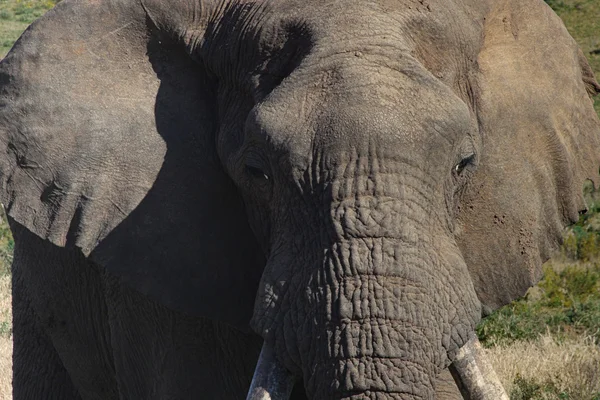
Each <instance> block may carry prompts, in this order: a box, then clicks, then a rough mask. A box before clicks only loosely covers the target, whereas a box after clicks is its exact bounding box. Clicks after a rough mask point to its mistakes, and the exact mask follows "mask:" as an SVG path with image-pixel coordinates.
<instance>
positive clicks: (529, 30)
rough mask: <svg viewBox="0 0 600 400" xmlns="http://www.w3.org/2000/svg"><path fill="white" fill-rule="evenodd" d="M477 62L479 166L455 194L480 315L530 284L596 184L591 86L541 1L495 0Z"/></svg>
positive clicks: (599, 149)
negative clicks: (590, 183) (586, 190)
mask: <svg viewBox="0 0 600 400" xmlns="http://www.w3.org/2000/svg"><path fill="white" fill-rule="evenodd" d="M484 31H485V32H484V43H483V47H482V49H481V52H480V54H479V58H478V64H479V68H480V75H479V82H478V85H479V89H478V90H479V95H478V100H477V113H478V119H479V123H480V132H481V135H482V149H481V152H480V156H479V166H478V169H477V171H476V172H475V173H474V175H473V176H472V180H471V181H470V184H469V185H468V187H467V189H466V190H465V192H464V193H463V195H462V199H461V200H462V201H461V202H460V209H459V211H458V213H459V214H458V221H459V224H458V225H457V226H458V229H457V240H458V242H459V246H460V247H461V250H462V252H463V254H464V257H465V259H466V261H467V265H468V266H469V269H470V272H471V275H472V277H473V282H474V284H475V288H476V290H477V293H478V296H479V298H480V300H481V301H482V303H483V305H484V310H487V311H491V310H493V309H495V308H497V307H500V306H502V305H504V304H506V303H508V302H510V301H512V300H513V299H515V298H516V297H518V296H522V295H523V294H524V293H525V291H526V290H527V289H528V288H529V287H530V286H532V285H534V284H535V283H536V282H537V281H538V280H539V279H540V277H541V273H542V271H541V265H542V263H543V262H544V261H545V260H546V259H548V258H549V257H550V255H551V253H552V252H553V251H554V250H555V249H556V248H557V247H558V245H559V244H560V243H561V240H562V233H563V229H564V226H565V225H567V224H569V223H572V222H575V221H576V220H577V218H578V211H581V210H584V209H585V204H584V200H583V195H582V187H583V183H584V181H585V180H586V179H597V177H598V167H599V166H600V123H599V121H598V116H597V115H596V113H595V112H594V108H593V104H592V101H591V99H590V96H589V95H588V94H592V93H594V92H596V91H597V89H598V87H599V86H598V83H597V82H596V81H595V79H594V77H593V73H592V72H591V69H590V67H589V65H588V64H587V61H586V60H585V57H583V56H582V54H581V51H580V50H579V48H578V46H577V44H576V43H575V42H574V40H573V39H572V38H571V36H570V35H569V33H568V32H567V30H566V29H565V27H564V25H563V23H562V21H561V20H560V19H559V18H558V17H557V16H556V14H554V12H553V11H552V10H551V9H550V8H549V7H548V6H547V5H546V4H545V3H543V2H542V1H541V0H503V1H498V2H495V3H494V9H493V10H492V11H491V12H490V13H489V15H488V16H487V17H486V19H485V24H484Z"/></svg>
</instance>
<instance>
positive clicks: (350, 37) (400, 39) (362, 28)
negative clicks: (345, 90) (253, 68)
mask: <svg viewBox="0 0 600 400" xmlns="http://www.w3.org/2000/svg"><path fill="white" fill-rule="evenodd" d="M269 8H270V10H269V14H270V15H271V18H268V19H265V20H264V21H265V23H266V25H269V24H272V26H271V28H273V29H263V28H264V26H261V31H260V34H259V36H260V37H261V40H262V41H263V42H264V44H265V45H266V47H274V48H275V49H274V50H275V51H273V53H277V50H280V49H277V48H278V47H279V48H280V47H283V46H285V43H281V38H282V37H286V38H287V39H289V38H290V37H292V38H293V36H294V35H297V34H298V32H302V33H301V34H302V35H307V36H310V40H308V41H303V42H301V43H297V45H300V46H309V47H310V53H315V54H318V55H319V57H327V56H332V55H336V54H343V53H346V52H348V53H357V54H378V55H382V56H386V57H388V58H390V59H394V58H395V57H397V56H399V55H401V54H402V53H406V52H409V53H411V54H413V55H414V56H415V57H416V58H417V59H419V60H420V61H421V62H422V63H423V65H425V67H427V68H428V69H429V70H432V71H435V73H436V75H438V76H440V77H441V78H448V79H451V76H449V75H454V73H453V72H452V69H455V70H456V69H458V68H460V66H462V65H464V64H465V60H473V59H474V58H476V55H477V53H478V51H479V49H480V46H481V36H482V26H483V22H484V17H485V15H486V14H487V9H488V6H487V1H485V0H482V1H479V2H474V1H471V0H377V1H361V0H334V1H321V0H306V1H302V2H299V1H296V0H285V1H280V2H271V3H270V5H269ZM267 21H268V22H267ZM294 28H295V29H294ZM290 30H292V31H294V34H292V35H290V34H289V32H290ZM282 31H284V32H285V33H284V34H283V35H282V34H281V33H282ZM274 42H275V43H274ZM287 53H288V54H290V55H292V54H294V55H295V53H296V52H289V51H288V52H287Z"/></svg>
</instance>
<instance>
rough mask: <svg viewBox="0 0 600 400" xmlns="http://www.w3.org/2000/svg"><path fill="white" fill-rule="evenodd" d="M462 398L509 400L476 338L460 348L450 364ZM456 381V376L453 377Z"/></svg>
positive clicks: (471, 399) (472, 399)
mask: <svg viewBox="0 0 600 400" xmlns="http://www.w3.org/2000/svg"><path fill="white" fill-rule="evenodd" d="M452 367H453V369H454V371H452V372H453V374H454V373H455V374H456V375H458V378H459V380H460V382H458V383H459V387H460V389H461V392H463V396H465V397H466V398H467V399H470V400H509V398H508V395H507V394H506V392H505V391H504V387H503V386H502V383H501V382H500V379H498V375H496V371H494V369H493V368H492V365H491V364H490V363H489V361H488V360H487V358H486V357H485V354H483V349H482V347H481V344H480V343H479V339H477V337H475V338H472V339H471V340H469V341H468V342H467V343H465V345H464V346H463V347H461V348H460V349H459V350H458V352H457V353H456V356H455V357H454V361H453V363H452ZM455 379H456V376H455Z"/></svg>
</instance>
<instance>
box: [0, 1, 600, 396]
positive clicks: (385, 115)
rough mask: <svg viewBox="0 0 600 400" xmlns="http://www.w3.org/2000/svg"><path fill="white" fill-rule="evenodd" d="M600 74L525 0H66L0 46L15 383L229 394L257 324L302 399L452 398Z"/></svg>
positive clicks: (554, 225) (580, 156)
mask: <svg viewBox="0 0 600 400" xmlns="http://www.w3.org/2000/svg"><path fill="white" fill-rule="evenodd" d="M599 89H600V87H599V86H598V84H597V83H596V82H595V80H594V78H593V75H592V73H591V70H590V68H589V66H588V64H587V62H586V61H585V58H584V57H583V55H582V54H581V52H580V51H579V50H578V48H577V46H576V44H575V42H574V41H573V39H572V38H571V37H570V36H569V35H568V33H567V31H566V29H565V28H564V26H563V25H562V23H561V22H560V20H559V19H558V17H557V16H556V15H554V13H553V12H552V11H551V10H550V9H549V8H548V7H547V6H546V5H545V4H544V3H543V2H542V1H541V0H525V1H524V0H497V1H491V0H489V1H482V0H429V1H412V0H398V1H394V0H379V1H348V0H332V1H321V0H319V1H317V0H315V1H312V0H310V1H309V0H302V1H291V0H281V1H272V2H259V1H257V2H252V1H245V2H242V3H238V2H234V3H223V2H219V1H208V0H177V1H171V2H166V1H159V0H143V1H142V3H141V4H140V3H139V2H136V1H126V0H98V1H85V2H83V1H81V2H77V1H72V0H64V1H63V2H61V3H60V4H59V5H58V6H57V7H56V8H55V9H54V10H53V11H51V12H49V13H48V14H47V15H46V16H44V17H43V18H42V19H41V20H39V21H38V22H36V23H35V24H34V25H33V27H32V28H30V29H29V30H28V31H27V32H26V33H25V34H24V35H23V37H22V38H21V39H20V41H19V42H18V43H17V44H16V45H15V48H14V49H13V50H12V51H11V53H10V54H9V55H8V56H7V57H6V59H5V60H3V61H2V63H1V64H0V148H2V149H4V151H3V152H2V157H0V184H1V190H0V198H1V200H2V202H3V203H4V204H5V205H6V207H7V210H8V213H9V215H10V217H11V227H12V229H13V231H14V234H15V241H16V249H15V261H14V264H13V279H14V282H13V296H14V297H13V307H14V338H15V348H14V396H15V399H17V400H21V399H41V398H43V399H61V400H68V399H79V398H81V399H114V398H122V399H171V398H172V399H198V398H203V399H241V398H244V396H245V393H246V391H247V390H248V387H249V385H250V380H251V378H252V373H253V369H254V364H255V363H256V359H257V357H258V353H259V351H260V348H261V345H262V342H263V339H264V340H265V341H266V343H267V344H268V345H269V346H271V347H272V348H273V349H274V352H275V355H276V357H277V359H278V360H279V361H280V362H281V363H282V365H283V366H284V367H285V368H286V369H287V370H289V371H290V372H291V373H293V374H294V375H295V376H296V377H297V379H298V382H299V383H298V384H297V385H296V389H295V392H294V394H293V397H294V398H305V397H308V398H315V399H329V398H333V399H342V398H344V399H348V398H352V399H363V398H369V399H432V398H437V399H451V398H459V397H460V395H459V394H458V390H457V387H456V384H455V383H454V381H453V380H452V378H451V375H450V372H449V369H448V367H449V366H450V364H451V361H452V358H453V356H454V354H455V353H456V351H457V349H459V348H460V347H461V346H462V345H463V344H464V343H465V342H466V341H467V340H468V339H469V338H470V337H471V336H472V335H473V330H474V327H475V325H476V324H477V322H478V321H479V319H480V317H481V315H482V312H483V313H487V312H489V311H490V310H493V309H495V308H497V307H499V306H501V305H503V304H505V303H507V302H509V301H510V300H511V299H513V298H515V297H516V296H519V295H522V294H523V293H524V291H525V290H526V289H527V288H528V287H529V286H530V285H532V284H534V283H535V282H536V281H537V280H538V279H539V277H540V265H541V263H542V262H543V261H544V260H545V259H547V258H548V256H549V254H550V252H551V251H552V250H553V249H554V248H556V246H557V245H558V243H559V242H560V237H561V231H562V229H563V227H564V226H565V225H566V224H568V223H569V222H571V221H574V220H575V219H576V218H577V216H578V212H579V211H581V210H583V209H584V208H585V205H584V203H583V200H582V196H581V190H580V189H581V186H582V183H583V181H584V180H585V179H586V178H593V177H595V176H596V175H597V170H598V166H599V165H600V123H599V121H598V118H597V116H596V115H595V113H594V111H593V108H592V101H591V99H590V95H592V94H595V93H596V92H597V91H598V90H599ZM172 310H177V311H172Z"/></svg>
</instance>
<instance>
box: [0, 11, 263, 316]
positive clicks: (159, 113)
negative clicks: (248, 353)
mask: <svg viewBox="0 0 600 400" xmlns="http://www.w3.org/2000/svg"><path fill="white" fill-rule="evenodd" d="M144 3H145V4H144V5H142V4H141V3H139V2H137V1H130V0H95V1H76V0H64V1H62V2H61V3H59V4H58V5H57V6H56V7H55V8H54V9H53V10H51V11H50V12H48V13H47V14H46V15H45V16H44V17H43V18H41V19H40V20H38V21H37V22H36V23H34V24H33V25H32V26H31V27H30V28H29V29H28V30H27V31H26V32H25V33H24V34H23V36H22V37H21V38H20V39H19V41H18V42H17V44H16V45H15V47H14V48H13V49H12V51H11V52H10V53H9V55H8V56H7V57H6V58H5V59H4V60H3V61H2V62H1V64H0V153H1V154H2V155H1V156H0V200H1V201H2V202H3V204H4V205H5V206H6V209H7V212H8V214H9V215H10V216H11V217H12V218H13V219H14V220H15V221H16V222H17V223H19V224H21V225H23V226H25V227H26V228H27V229H29V230H30V231H32V232H33V233H35V234H37V235H38V236H40V237H42V238H44V239H47V240H49V241H50V242H52V243H54V244H55V245H57V246H66V247H76V248H79V249H80V250H81V251H82V252H83V253H84V254H85V255H86V256H89V257H90V258H91V259H92V260H94V261H95V262H97V263H98V264H100V265H102V266H105V267H106V268H107V269H108V270H109V271H110V272H112V273H114V274H116V275H118V276H120V277H122V279H123V281H124V282H126V283H128V284H130V285H131V286H133V287H134V288H136V289H138V290H140V291H141V292H143V293H145V294H148V295H150V296H151V297H153V298H155V299H156V300H158V301H159V302H161V303H163V304H166V305H167V306H170V307H173V308H175V309H178V310H183V311H187V312H189V313H192V314H195V315H202V316H208V317H214V318H219V319H223V320H226V321H229V322H231V323H234V324H237V325H245V324H246V323H247V322H248V320H249V318H250V316H251V313H252V307H253V302H254V294H255V289H256V286H257V284H258V280H259V278H260V273H261V270H260V268H261V267H262V255H261V254H260V253H259V252H258V250H257V246H255V245H254V239H253V236H252V234H251V233H250V229H249V227H248V226H247V222H246V217H245V213H244V209H243V203H242V200H241V198H240V197H239V196H238V194H237V192H236V189H235V187H234V185H233V183H232V182H231V181H230V180H229V179H228V177H227V175H226V174H225V172H224V170H223V168H222V167H221V164H220V162H219V160H218V158H217V155H216V151H215V144H214V141H215V132H216V130H218V122H217V118H216V112H215V110H214V108H215V104H216V94H215V92H216V84H215V82H214V81H213V80H211V78H210V75H209V73H208V72H207V71H206V69H205V67H204V66H203V65H204V64H203V63H202V62H194V61H193V60H192V58H191V57H190V56H189V55H188V54H187V51H186V50H187V48H186V44H187V43H189V41H190V40H197V41H200V40H202V34H203V32H202V28H203V24H204V23H205V22H206V21H209V20H210V18H209V17H208V16H207V15H205V14H207V13H211V12H212V11H211V7H207V6H205V5H204V4H203V1H202V0H177V1H170V2H164V4H162V3H161V2H160V1H149V2H148V1H145V2H144ZM148 3H151V4H148ZM212 3H214V2H211V4H212ZM161 4H162V5H161ZM165 4H168V7H164V5H165ZM212 22H215V21H214V20H212ZM178 23H194V25H193V26H190V27H181V26H167V25H169V24H178ZM192 28H193V29H192ZM192 31H193V32H194V37H193V38H192V37H187V36H186V37H183V36H182V34H183V33H184V32H192ZM196 61H201V60H196Z"/></svg>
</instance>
